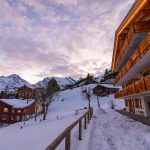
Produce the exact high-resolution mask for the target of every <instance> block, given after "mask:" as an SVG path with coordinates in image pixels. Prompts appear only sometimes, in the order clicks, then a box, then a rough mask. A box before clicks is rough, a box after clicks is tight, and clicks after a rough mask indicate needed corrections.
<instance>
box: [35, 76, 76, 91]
mask: <svg viewBox="0 0 150 150" xmlns="http://www.w3.org/2000/svg"><path fill="white" fill-rule="evenodd" d="M52 78H53V79H55V80H56V82H57V84H58V85H59V87H60V89H64V88H65V87H66V85H72V84H75V83H76V81H75V80H74V79H73V78H71V77H66V78H60V77H47V78H44V79H43V80H42V81H39V82H37V83H36V84H35V87H46V86H47V85H48V82H49V81H50V80H51V79H52Z"/></svg>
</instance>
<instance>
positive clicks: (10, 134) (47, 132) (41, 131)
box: [0, 84, 148, 150]
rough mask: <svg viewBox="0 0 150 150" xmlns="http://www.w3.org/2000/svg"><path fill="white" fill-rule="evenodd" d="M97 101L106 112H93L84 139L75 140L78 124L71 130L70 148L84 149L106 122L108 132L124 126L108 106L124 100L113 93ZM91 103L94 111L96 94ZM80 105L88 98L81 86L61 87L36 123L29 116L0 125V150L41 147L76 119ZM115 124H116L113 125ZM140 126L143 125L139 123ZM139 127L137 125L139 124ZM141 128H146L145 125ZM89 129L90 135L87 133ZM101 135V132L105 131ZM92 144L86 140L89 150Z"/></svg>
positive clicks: (44, 146) (80, 110) (119, 103)
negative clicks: (6, 125) (11, 123)
mask: <svg viewBox="0 0 150 150" xmlns="http://www.w3.org/2000/svg"><path fill="white" fill-rule="evenodd" d="M96 85H97V84H91V85H88V86H87V87H90V89H91V90H92V89H93V88H94V87H95V86H96ZM99 100H100V105H101V107H102V108H104V109H105V110H107V109H108V112H106V113H101V112H98V111H96V112H95V115H96V117H97V118H93V119H92V122H91V124H89V125H88V130H84V134H83V135H84V138H83V139H85V140H82V141H78V140H77V137H78V126H77V127H76V128H75V129H74V130H73V131H72V137H71V139H72V140H71V143H72V149H73V147H75V148H74V150H77V148H78V149H79V150H88V149H86V148H85V149H84V148H82V147H83V145H84V146H85V145H87V143H85V142H87V141H88V140H90V141H91V142H92V141H93V142H94V141H95V142H96V141H97V142H98V141H99V140H98V138H99V137H97V139H95V135H94V134H96V132H97V133H99V132H100V133H99V134H102V133H103V132H102V131H104V129H103V128H104V127H105V126H107V124H108V125H109V127H110V125H111V124H112V127H111V129H109V127H108V131H109V130H110V131H111V130H113V129H114V130H115V132H117V127H118V128H119V127H120V129H119V130H118V131H120V130H121V125H122V126H123V125H124V123H125V121H124V119H126V118H125V117H124V116H122V115H120V114H118V113H116V112H114V111H111V110H110V109H109V108H110V103H111V101H113V102H114V103H115V108H116V109H122V108H124V107H125V106H124V101H123V100H115V99H114V97H113V95H110V96H108V97H99ZM91 106H92V107H94V110H97V97H96V96H95V95H93V94H92V96H91ZM84 107H88V101H87V99H86V98H85V96H84V95H83V93H82V89H81V87H79V88H74V89H72V90H65V91H61V92H59V93H57V94H56V95H55V100H54V101H53V102H52V103H51V105H50V106H49V109H48V114H47V117H46V120H45V121H43V120H42V118H43V116H42V115H41V116H38V117H37V121H36V122H35V121H34V118H33V119H31V120H29V121H26V122H25V125H24V123H23V122H20V123H16V124H13V125H10V126H8V127H4V128H0V139H1V140H0V150H20V149H22V150H26V149H29V150H34V149H36V150H43V149H45V148H46V147H47V146H48V145H49V144H50V143H51V142H52V141H53V140H54V139H55V138H56V137H57V136H58V135H59V134H60V133H62V132H63V131H64V130H65V129H66V127H68V126H69V125H70V124H71V123H73V122H74V121H75V120H76V119H77V118H79V117H80V116H81V115H82V114H83V113H84V112H85V111H86V109H83V108H84ZM76 110H79V114H78V116H76V115H75V111H76ZM105 115H106V116H105ZM115 116H116V117H115ZM107 118H108V121H107ZM41 120H42V121H41ZM128 120H129V119H128ZM109 121H110V123H109ZM113 121H114V123H113ZM119 121H121V122H119ZM118 123H119V125H118V126H117V124H118ZM130 123H132V122H131V121H129V125H130ZM21 126H22V127H23V128H22V129H20V127H21ZM113 126H114V128H113ZM115 127H116V129H115ZM131 127H132V128H134V126H132V125H130V128H131ZM142 127H145V126H144V125H143V126H142ZM139 128H141V124H140V127H139ZM145 128H147V126H146V127H145ZM106 129H107V128H106ZM99 130H100V131H99ZM101 130H102V131H101ZM123 130H124V127H123ZM137 130H138V125H137ZM140 131H141V132H142V129H140ZM92 132H93V135H91V133H92ZM120 132H121V131H120ZM124 132H125V131H122V134H121V135H120V136H122V137H123V136H124V135H123V134H125V133H124ZM126 132H127V131H126ZM106 133H107V132H106ZM108 133H109V132H108ZM108 133H107V134H108ZM111 133H112V134H114V132H113V131H111ZM103 134H105V132H104V133H103ZM103 134H102V135H103ZM115 134H116V133H115ZM86 135H87V136H86ZM133 135H134V134H133ZM103 136H104V135H103ZM106 136H107V135H106ZM113 136H114V135H112V137H113ZM116 136H117V135H116ZM129 136H131V135H129ZM85 137H86V138H85ZM88 137H91V139H88ZM114 137H115V136H114ZM92 138H93V139H92ZM116 138H117V137H116ZM118 138H119V137H118ZM128 138H130V137H128ZM147 139H148V137H147ZM103 140H104V139H103ZM120 140H121V139H120ZM82 142H83V143H82ZM104 142H105V141H104ZM119 142H120V141H119ZM126 142H127V141H126ZM8 143H9V144H8ZM88 143H90V142H88ZM82 144H83V145H82ZM92 144H93V143H90V146H91V149H90V150H95V148H92V146H93V145H92ZM97 144H98V143H97ZM106 145H107V143H106ZM101 147H102V145H101ZM63 149H64V142H62V143H61V145H60V146H59V150H63ZM104 150H105V149H104Z"/></svg>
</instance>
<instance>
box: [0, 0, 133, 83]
mask: <svg viewBox="0 0 150 150" xmlns="http://www.w3.org/2000/svg"><path fill="white" fill-rule="evenodd" d="M133 2H134V0H132V1H128V0H112V1H106V0H105V1H104V0H88V1H85V0H59V1H53V0H45V1H43V0H32V1H31V0H6V1H0V20H1V23H0V70H1V71H0V74H1V75H9V74H12V73H17V74H19V75H21V76H23V77H24V78H25V79H26V80H28V81H30V82H36V81H38V80H39V79H41V78H43V77H46V76H73V77H75V78H78V77H80V76H85V75H86V74H87V73H88V72H90V73H92V74H94V75H99V74H100V73H102V72H103V71H104V70H105V69H106V67H107V68H108V67H110V66H111V59H112V51H113V40H114V34H115V30H116V29H117V27H118V26H119V24H120V23H121V20H122V19H123V18H124V16H125V14H126V13H127V11H128V10H129V8H130V6H131V4H132V3H133Z"/></svg>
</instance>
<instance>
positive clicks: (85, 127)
mask: <svg viewBox="0 0 150 150" xmlns="http://www.w3.org/2000/svg"><path fill="white" fill-rule="evenodd" d="M84 129H87V125H86V115H85V117H84Z"/></svg>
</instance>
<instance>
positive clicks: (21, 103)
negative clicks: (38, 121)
mask: <svg viewBox="0 0 150 150" xmlns="http://www.w3.org/2000/svg"><path fill="white" fill-rule="evenodd" d="M0 101H1V102H3V103H5V104H8V105H10V106H12V107H13V108H25V107H28V106H30V105H31V104H33V103H34V102H35V100H31V99H28V100H22V99H0Z"/></svg>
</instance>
